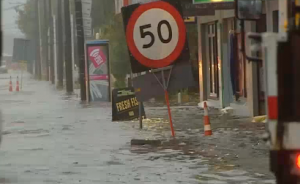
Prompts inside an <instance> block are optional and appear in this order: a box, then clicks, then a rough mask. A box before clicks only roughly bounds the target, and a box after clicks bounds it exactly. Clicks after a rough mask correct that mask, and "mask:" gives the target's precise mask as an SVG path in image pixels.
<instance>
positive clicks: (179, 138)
mask: <svg viewBox="0 0 300 184" xmlns="http://www.w3.org/2000/svg"><path fill="white" fill-rule="evenodd" d="M145 109H146V116H147V118H148V119H146V120H144V124H143V125H144V129H143V130H142V132H148V131H150V132H153V133H154V136H153V137H152V139H161V140H163V146H162V147H158V148H155V149H153V150H154V151H155V150H160V149H176V150H181V151H182V152H184V153H185V154H192V155H195V156H197V155H199V156H203V157H205V158H207V159H209V163H210V164H212V165H213V167H214V169H215V170H220V171H230V170H240V169H242V170H245V171H247V172H249V173H251V174H253V175H254V176H258V177H261V178H264V179H266V180H269V179H270V182H272V179H273V178H274V177H273V174H272V173H270V172H269V150H268V147H267V146H266V144H265V142H263V141H262V139H261V136H262V135H263V133H264V132H265V126H266V124H264V123H252V122H251V119H250V118H239V117H232V116H221V115H220V112H219V110H218V109H214V108H210V110H209V114H210V120H211V126H212V130H213V136H210V137H205V136H204V125H203V114H204V110H203V109H200V108H198V107H195V106H175V107H171V109H172V115H173V124H174V128H175V131H176V132H175V133H176V139H175V140H173V138H171V132H170V125H169V121H168V115H167V114H168V113H167V108H166V107H146V108H145ZM133 123H134V128H136V129H138V128H139V123H138V122H137V121H134V122H133ZM153 150H152V151H153Z"/></svg>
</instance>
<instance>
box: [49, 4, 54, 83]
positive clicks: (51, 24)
mask: <svg viewBox="0 0 300 184" xmlns="http://www.w3.org/2000/svg"><path fill="white" fill-rule="evenodd" d="M48 4H49V27H50V29H49V31H50V34H49V37H50V38H49V40H50V42H49V44H50V50H49V51H50V53H49V54H50V81H51V83H52V84H55V74H54V73H55V72H54V28H53V15H52V0H48Z"/></svg>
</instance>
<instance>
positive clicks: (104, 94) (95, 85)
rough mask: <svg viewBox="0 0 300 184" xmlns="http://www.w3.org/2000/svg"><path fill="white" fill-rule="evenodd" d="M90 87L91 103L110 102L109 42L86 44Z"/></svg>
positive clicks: (90, 42)
mask: <svg viewBox="0 0 300 184" xmlns="http://www.w3.org/2000/svg"><path fill="white" fill-rule="evenodd" d="M86 61H87V72H88V76H89V77H88V79H89V80H88V84H89V85H88V87H89V94H90V100H91V101H103V102H109V101H110V71H109V48H108V41H89V42H87V44H86Z"/></svg>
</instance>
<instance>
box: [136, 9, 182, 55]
mask: <svg viewBox="0 0 300 184" xmlns="http://www.w3.org/2000/svg"><path fill="white" fill-rule="evenodd" d="M133 39H134V43H135V45H136V47H137V49H138V51H139V52H140V53H141V54H142V55H143V56H144V57H146V58H149V59H151V60H161V59H164V58H166V57H168V56H169V55H170V54H172V53H173V51H174V50H175V48H176V46H177V44H178V40H179V28H178V25H177V22H176V20H175V18H174V17H173V16H172V15H171V14H170V13H169V12H168V11H166V10H164V9H159V8H153V9H149V10H147V11H145V12H144V13H142V14H141V16H140V17H139V18H138V19H137V21H136V23H135V25H134V30H133Z"/></svg>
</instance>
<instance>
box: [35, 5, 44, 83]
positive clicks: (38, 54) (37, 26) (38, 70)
mask: <svg viewBox="0 0 300 184" xmlns="http://www.w3.org/2000/svg"><path fill="white" fill-rule="evenodd" d="M34 3H35V11H34V12H35V16H34V17H35V22H36V24H35V36H36V37H35V47H36V59H35V74H36V76H35V77H36V78H37V79H38V80H41V79H42V75H41V50H40V22H39V0H35V2H34Z"/></svg>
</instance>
